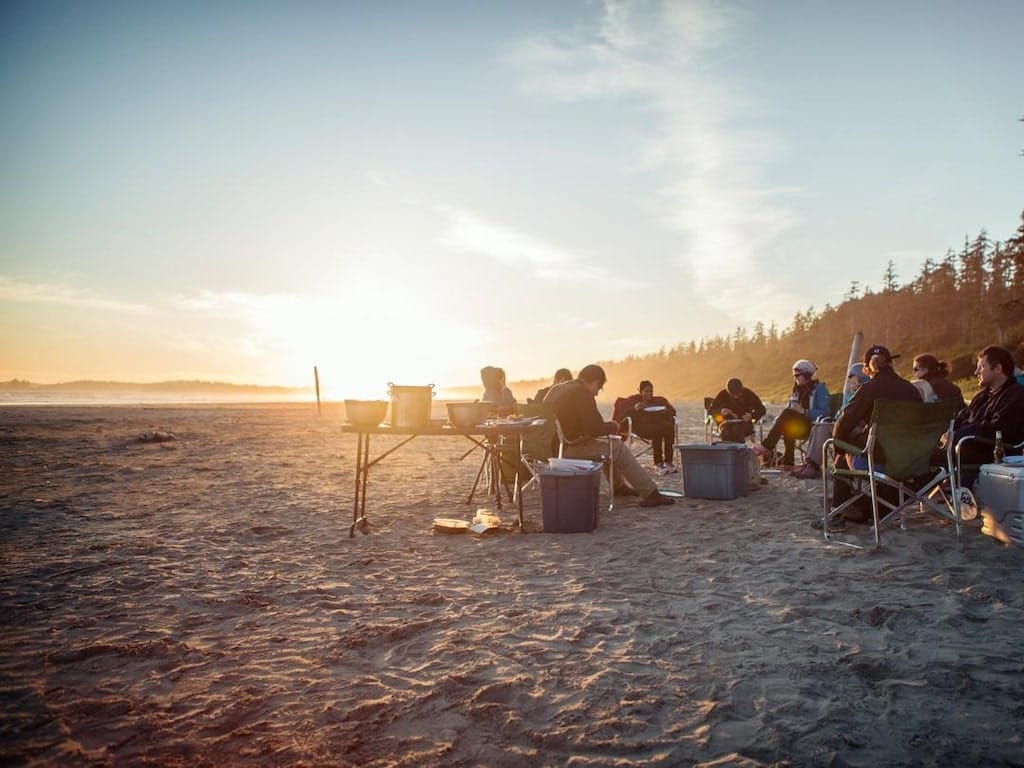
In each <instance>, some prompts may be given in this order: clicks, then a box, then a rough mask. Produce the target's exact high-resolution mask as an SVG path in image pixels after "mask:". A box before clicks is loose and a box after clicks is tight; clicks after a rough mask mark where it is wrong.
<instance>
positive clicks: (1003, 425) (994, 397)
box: [953, 346, 1024, 488]
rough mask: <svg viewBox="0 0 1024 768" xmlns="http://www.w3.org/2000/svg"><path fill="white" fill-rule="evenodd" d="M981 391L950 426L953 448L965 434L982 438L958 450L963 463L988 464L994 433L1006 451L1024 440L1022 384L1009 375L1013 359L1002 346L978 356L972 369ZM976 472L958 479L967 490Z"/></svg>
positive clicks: (1023, 386)
mask: <svg viewBox="0 0 1024 768" xmlns="http://www.w3.org/2000/svg"><path fill="white" fill-rule="evenodd" d="M975 373H976V374H977V376H978V383H979V384H980V385H981V391H980V392H979V393H978V394H976V395H975V396H974V398H973V399H972V400H971V403H970V405H968V406H967V408H966V409H965V410H963V411H961V412H960V413H959V414H958V415H957V417H956V422H955V423H954V425H953V445H954V446H955V445H956V443H957V442H959V441H960V439H961V438H963V437H967V436H969V435H971V436H975V437H982V438H986V440H985V441H981V440H971V441H969V442H967V443H965V444H964V446H963V448H962V450H961V461H962V463H964V464H987V463H990V462H991V461H992V448H993V447H994V441H995V436H996V430H999V431H1000V432H1002V435H1003V445H1004V446H1006V448H1010V446H1013V445H1018V444H1019V443H1020V442H1021V441H1024V385H1021V384H1019V383H1018V382H1017V380H1016V378H1015V377H1014V376H1013V356H1012V355H1011V354H1010V353H1009V351H1008V350H1006V349H1004V348H1003V347H996V346H989V347H985V348H984V349H983V350H981V352H980V353H978V367H977V368H976V369H975ZM976 477H977V475H976V473H972V474H971V476H967V474H966V473H965V475H964V477H963V478H961V482H962V484H963V485H964V486H966V487H968V488H969V487H970V486H971V485H972V484H973V482H974V480H975V479H976Z"/></svg>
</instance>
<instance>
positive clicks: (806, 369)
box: [762, 360, 830, 469]
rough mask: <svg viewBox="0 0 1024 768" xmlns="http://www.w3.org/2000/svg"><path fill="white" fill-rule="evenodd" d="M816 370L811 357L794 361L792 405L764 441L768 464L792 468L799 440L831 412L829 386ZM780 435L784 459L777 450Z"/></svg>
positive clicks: (776, 422) (780, 416)
mask: <svg viewBox="0 0 1024 768" xmlns="http://www.w3.org/2000/svg"><path fill="white" fill-rule="evenodd" d="M817 370H818V366H816V365H815V364H814V363H812V362H811V361H810V360H797V361H796V362H795V363H793V393H792V394H791V395H790V396H789V407H788V408H786V409H785V410H784V411H783V412H782V413H780V414H779V418H777V419H776V420H775V423H774V424H773V425H772V428H771V430H770V431H769V432H768V434H767V435H766V436H765V438H764V443H763V444H762V447H763V448H764V451H765V452H766V454H767V458H768V461H767V463H768V465H769V466H772V465H776V464H777V465H778V466H779V467H780V468H782V469H792V468H793V454H794V452H795V450H796V441H797V440H805V439H807V436H808V435H810V433H811V423H812V422H815V421H817V420H818V419H824V418H827V417H828V416H829V415H830V414H829V412H828V387H826V386H825V385H824V384H823V383H822V382H820V381H818V380H817V379H816V378H814V374H815V372H817ZM779 438H782V444H783V446H784V451H783V454H782V459H781V461H780V460H779V458H778V457H777V456H776V454H775V446H776V445H777V444H778V442H779Z"/></svg>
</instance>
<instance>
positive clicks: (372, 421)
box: [345, 400, 388, 427]
mask: <svg viewBox="0 0 1024 768" xmlns="http://www.w3.org/2000/svg"><path fill="white" fill-rule="evenodd" d="M387 412H388V401H387V400H346V401H345V418H346V419H348V420H349V422H351V423H352V424H355V425H356V426H357V427H375V426H377V425H378V424H380V423H381V422H382V421H384V416H385V414H387Z"/></svg>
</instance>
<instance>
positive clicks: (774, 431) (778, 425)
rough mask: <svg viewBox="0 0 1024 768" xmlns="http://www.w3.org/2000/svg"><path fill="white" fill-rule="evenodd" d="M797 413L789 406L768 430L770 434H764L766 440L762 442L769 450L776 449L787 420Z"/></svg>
mask: <svg viewBox="0 0 1024 768" xmlns="http://www.w3.org/2000/svg"><path fill="white" fill-rule="evenodd" d="M794 415H797V413H796V411H791V410H790V409H789V408H787V409H786V410H784V411H783V412H782V413H780V414H779V418H777V419H776V420H775V423H774V424H772V428H771V429H769V430H768V434H767V435H765V436H764V442H763V443H761V445H763V446H764V447H765V448H767V449H768V450H769V451H774V450H775V446H776V445H777V444H778V442H779V438H780V437H782V432H783V430H784V429H785V427H786V422H787V421H789V418H790V417H791V416H794Z"/></svg>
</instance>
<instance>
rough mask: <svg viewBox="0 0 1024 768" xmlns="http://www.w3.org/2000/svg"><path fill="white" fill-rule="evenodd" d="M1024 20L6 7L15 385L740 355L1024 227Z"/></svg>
mask: <svg viewBox="0 0 1024 768" xmlns="http://www.w3.org/2000/svg"><path fill="white" fill-rule="evenodd" d="M1022 28H1024V3H1021V2H1019V1H1018V0H981V1H980V2H966V1H965V2H947V1H945V0H929V1H927V2H925V1H918V0H900V1H899V2H891V0H885V1H878V2H876V1H875V0H868V1H867V2H860V3H837V2H818V1H815V0H807V1H806V2H801V1H796V0H778V1H773V2H763V1H758V2H753V1H750V2H683V1H678V2H642V1H641V2H630V1H623V2H610V1H609V2H604V3H601V2H588V1H585V0H556V1H554V2H552V0H536V1H534V0H516V1H515V2H511V1H510V2H491V3H480V2H472V1H470V0H466V1H465V2H463V1H461V0H436V1H434V2H429V3H421V2H414V1H413V0H405V1H403V2H397V1H392V0H375V2H355V1H352V2H345V1H342V0H336V1H335V2H317V1H315V0H299V1H297V2H261V1H260V0H246V1H245V2H242V1H241V0H239V1H238V2H218V1H217V0H212V1H208V2H191V1H190V0H175V2H146V1H145V0H132V1H130V2H103V0H90V2H86V3H82V2H56V1H50V0H45V1H43V2H37V1H35V0H26V1H25V2H10V1H8V2H4V3H3V4H0V104H2V105H3V106H2V110H3V118H2V120H0V380H7V379H10V378H21V379H28V380H30V381H33V382H38V383H56V382H61V381H70V380H77V379H102V380H120V381H137V382H152V381H164V380H172V379H202V380H210V381H227V382H235V383H252V384H277V385H293V386H301V385H310V384H312V377H313V366H317V367H318V370H319V374H320V379H321V385H322V387H323V389H324V390H325V393H326V395H327V396H334V397H377V396H380V397H383V396H385V395H386V394H387V383H388V382H393V383H396V384H401V385H422V384H428V383H431V384H434V385H435V386H436V387H438V388H439V389H440V390H443V389H444V388H445V387H454V386H459V385H466V384H474V383H475V382H477V381H478V380H479V374H478V372H479V369H480V368H481V367H482V366H484V365H497V366H501V367H503V368H504V369H505V370H506V371H507V373H508V378H509V380H510V381H516V380H520V379H530V378H548V377H550V376H551V374H552V373H553V372H554V370H555V369H556V368H559V367H563V366H565V367H568V368H571V369H572V370H573V371H574V372H575V371H577V370H578V369H579V368H580V367H581V366H583V365H585V364H587V363H590V362H594V361H596V360H614V359H621V358H623V357H626V356H627V355H642V354H647V353H650V352H657V351H658V350H659V349H662V348H671V347H673V346H675V345H677V344H680V343H687V342H689V341H690V340H691V339H698V340H699V339H700V338H702V337H711V336H714V335H716V334H722V335H728V334H730V333H732V332H733V331H735V329H737V328H739V327H742V328H746V329H748V330H749V329H752V328H753V326H754V324H755V323H757V322H763V323H765V324H766V325H768V324H770V323H773V322H774V323H775V324H776V325H777V326H778V327H779V328H780V329H781V328H785V327H787V326H788V325H789V324H790V323H791V322H792V319H793V316H794V315H795V313H797V312H802V311H805V310H807V309H808V308H810V307H814V308H816V309H819V310H820V309H821V308H823V307H824V306H825V304H827V303H831V304H833V305H837V304H839V303H841V302H842V300H843V296H844V295H845V294H846V293H847V292H848V290H849V289H850V286H851V284H852V283H853V282H854V281H856V282H858V283H860V284H861V285H868V286H873V287H875V288H878V287H880V285H881V278H882V275H883V273H884V271H885V269H886V266H887V264H888V263H889V261H890V260H891V261H892V262H893V263H894V265H895V268H896V273H897V276H898V278H904V279H905V280H907V281H909V280H910V279H912V278H913V277H915V276H916V275H917V274H918V273H919V271H920V267H921V265H922V263H923V262H924V260H925V259H926V258H929V257H931V258H933V259H936V260H939V259H941V258H943V256H944V255H945V253H946V251H947V249H949V248H953V249H954V250H956V249H958V248H960V247H961V246H962V244H963V241H964V237H965V236H967V237H970V238H973V237H974V236H975V235H977V233H978V232H979V231H980V230H981V229H982V228H986V229H987V230H988V233H989V235H990V236H991V237H993V238H994V239H997V240H998V239H1005V238H1007V237H1009V236H1011V235H1012V234H1013V233H1014V231H1015V230H1016V228H1017V225H1018V224H1019V223H1020V216H1021V212H1022V210H1024V157H1022V156H1021V151H1022V149H1024V122H1021V121H1020V118H1021V117H1022V116H1024V77H1022V73H1024V47H1022V46H1021V45H1020V44H1019V43H1020V41H1019V32H1020V30H1021V29H1022Z"/></svg>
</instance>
